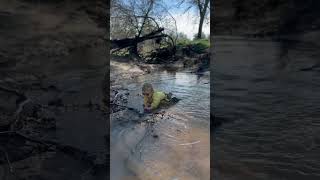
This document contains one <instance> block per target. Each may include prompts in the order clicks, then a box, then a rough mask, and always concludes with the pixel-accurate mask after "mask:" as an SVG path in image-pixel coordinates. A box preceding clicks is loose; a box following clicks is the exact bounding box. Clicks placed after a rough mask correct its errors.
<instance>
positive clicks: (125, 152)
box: [111, 71, 210, 180]
mask: <svg viewBox="0 0 320 180" xmlns="http://www.w3.org/2000/svg"><path fill="white" fill-rule="evenodd" d="M145 82H149V83H152V84H153V85H154V88H155V89H159V90H163V91H166V92H172V93H173V94H174V95H175V96H176V97H178V98H180V99H181V101H179V103H178V104H176V105H174V106H172V107H170V108H168V109H164V110H165V113H164V114H158V115H153V116H152V115H145V116H143V117H139V116H138V114H137V113H136V112H133V111H130V110H124V111H120V112H117V113H114V114H112V115H111V179H114V180H117V179H121V180H122V179H141V180H148V179H152V180H158V179H159V180H162V179H184V180H189V179H190V180H191V179H192V180H193V179H209V178H210V158H209V157H210V146H209V142H210V129H209V96H210V84H209V73H208V72H207V73H205V74H204V75H202V77H200V78H199V77H198V75H195V74H191V73H172V72H171V73H169V72H166V71H165V72H161V73H156V74H152V75H145V76H142V77H139V78H138V79H136V80H132V81H129V82H123V84H125V87H127V88H128V89H129V93H130V95H129V99H128V106H129V107H132V108H135V109H137V110H139V111H141V112H142V110H143V109H142V97H141V96H139V94H141V87H142V84H143V83H145ZM143 119H154V120H155V123H154V124H149V123H134V122H137V121H141V120H143ZM121 122H122V123H121Z"/></svg>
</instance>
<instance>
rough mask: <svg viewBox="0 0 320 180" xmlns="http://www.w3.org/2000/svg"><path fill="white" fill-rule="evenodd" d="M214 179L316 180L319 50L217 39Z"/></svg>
mask: <svg viewBox="0 0 320 180" xmlns="http://www.w3.org/2000/svg"><path fill="white" fill-rule="evenodd" d="M214 46H215V53H214V62H213V63H212V64H213V65H212V66H213V67H212V70H211V72H212V77H213V78H212V82H213V87H214V88H213V89H214V92H211V93H213V94H212V95H213V97H214V99H213V104H212V106H211V108H212V109H211V110H212V112H214V115H215V116H216V117H217V118H220V119H224V120H226V121H225V123H222V125H221V126H220V127H218V128H217V129H215V130H214V133H213V134H212V137H213V146H212V147H213V149H211V152H213V162H212V166H213V178H214V179H225V180H233V179H273V180H277V179H279V180H280V179H281V180H283V179H290V180H294V179H297V180H298V179H299V180H300V179H310V180H312V179H320V173H319V172H320V148H319V146H320V136H319V135H320V122H319V117H320V106H319V103H320V94H319V92H320V76H319V75H320V68H319V67H317V64H318V63H319V57H320V53H319V46H317V45H315V44H312V43H308V42H301V41H289V40H280V41H271V40H257V39H255V40H248V39H241V38H233V37H216V38H215V43H214Z"/></svg>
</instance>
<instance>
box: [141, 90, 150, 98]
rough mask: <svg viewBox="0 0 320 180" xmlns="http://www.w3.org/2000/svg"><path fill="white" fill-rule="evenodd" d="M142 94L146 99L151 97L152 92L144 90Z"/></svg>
mask: <svg viewBox="0 0 320 180" xmlns="http://www.w3.org/2000/svg"><path fill="white" fill-rule="evenodd" d="M142 94H143V96H144V97H146V98H148V99H152V95H153V92H152V91H151V90H147V91H144V92H142Z"/></svg>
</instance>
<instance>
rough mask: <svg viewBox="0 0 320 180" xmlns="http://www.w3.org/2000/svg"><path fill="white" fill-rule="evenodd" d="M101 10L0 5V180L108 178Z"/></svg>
mask: <svg viewBox="0 0 320 180" xmlns="http://www.w3.org/2000/svg"><path fill="white" fill-rule="evenodd" d="M105 8H106V7H105V5H104V4H101V3H98V2H97V1H92V2H90V1H81V2H74V1H45V2H44V1H41V2H40V1H26V0H10V1H9V0H3V1H1V2H0V19H1V22H2V23H1V25H0V34H1V35H0V69H1V70H0V153H1V155H0V179H3V180H18V179H52V180H53V179H68V180H70V179H77V180H78V179H105V178H106V177H107V157H108V152H107V149H108V148H107V143H108V142H107V141H108V138H106V137H108V124H109V123H107V119H108V118H107V114H106V112H107V109H106V108H105V107H106V106H105V105H104V103H103V98H104V95H103V87H104V85H103V83H104V79H105V75H106V72H108V70H107V68H108V66H107V65H108V63H109V62H108V61H107V58H106V57H107V56H106V46H105V41H104V36H105V34H106V31H105V27H104V26H103V25H102V23H100V21H99V20H100V18H101V16H103V15H104V14H103V12H104V9H105ZM92 139H94V140H95V141H96V142H92Z"/></svg>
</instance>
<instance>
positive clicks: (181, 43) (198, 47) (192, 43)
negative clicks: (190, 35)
mask: <svg viewBox="0 0 320 180" xmlns="http://www.w3.org/2000/svg"><path fill="white" fill-rule="evenodd" d="M187 46H189V47H191V48H192V50H193V51H194V52H196V53H203V52H204V51H205V50H206V49H208V48H210V41H209V40H208V39H196V40H189V39H181V40H178V42H177V48H178V49H181V48H184V47H187Z"/></svg>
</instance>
